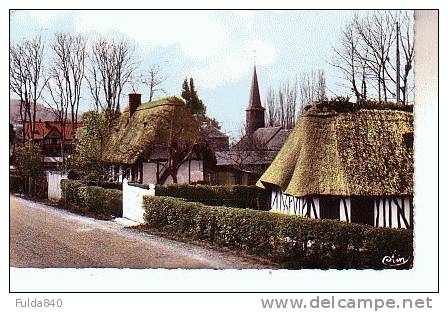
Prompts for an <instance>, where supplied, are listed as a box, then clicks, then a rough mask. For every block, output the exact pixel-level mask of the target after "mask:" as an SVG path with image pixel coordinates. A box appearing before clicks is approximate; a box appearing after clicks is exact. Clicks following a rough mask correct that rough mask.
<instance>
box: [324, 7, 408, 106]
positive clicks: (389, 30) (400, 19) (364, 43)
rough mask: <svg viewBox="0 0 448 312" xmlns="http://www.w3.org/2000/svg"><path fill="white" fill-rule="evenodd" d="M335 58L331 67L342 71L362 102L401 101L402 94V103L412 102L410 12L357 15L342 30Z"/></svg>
mask: <svg viewBox="0 0 448 312" xmlns="http://www.w3.org/2000/svg"><path fill="white" fill-rule="evenodd" d="M400 28H401V29H402V31H400ZM394 47H396V49H394ZM401 52H403V53H401ZM334 55H335V58H334V60H333V61H332V62H331V64H332V65H334V66H335V67H337V68H338V69H340V70H341V72H342V74H343V78H344V80H345V81H347V82H348V83H349V86H350V89H351V91H352V92H353V93H354V95H355V96H356V99H357V100H358V101H360V100H363V99H367V98H368V97H369V98H376V99H377V100H379V101H388V100H390V98H396V99H397V101H400V91H401V98H402V102H404V103H408V102H409V97H408V95H409V92H410V91H412V88H410V87H409V80H410V79H412V77H411V74H412V72H411V69H412V64H413V60H414V38H413V25H412V19H411V18H410V16H409V13H408V12H400V11H398V12H390V11H375V12H374V13H371V14H368V15H365V16H362V17H360V16H355V17H354V18H353V20H352V21H351V22H350V23H349V24H348V25H347V26H346V27H345V28H344V30H343V31H342V36H341V42H340V45H339V46H338V47H336V48H334ZM403 65H404V66H403ZM401 82H403V84H402V86H401Z"/></svg>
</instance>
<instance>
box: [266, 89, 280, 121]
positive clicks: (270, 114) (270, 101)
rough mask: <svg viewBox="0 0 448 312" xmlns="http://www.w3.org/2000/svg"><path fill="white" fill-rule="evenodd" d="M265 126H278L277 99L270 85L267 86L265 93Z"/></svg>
mask: <svg viewBox="0 0 448 312" xmlns="http://www.w3.org/2000/svg"><path fill="white" fill-rule="evenodd" d="M265 107H266V126H268V127H275V126H278V118H279V117H278V110H277V99H276V95H275V91H274V89H273V88H272V87H270V88H269V90H268V92H267V95H266V102H265Z"/></svg>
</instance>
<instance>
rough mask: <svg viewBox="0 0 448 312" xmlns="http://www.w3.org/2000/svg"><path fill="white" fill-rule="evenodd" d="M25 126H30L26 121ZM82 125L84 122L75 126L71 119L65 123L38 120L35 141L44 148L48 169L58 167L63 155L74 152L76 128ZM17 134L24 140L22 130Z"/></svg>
mask: <svg viewBox="0 0 448 312" xmlns="http://www.w3.org/2000/svg"><path fill="white" fill-rule="evenodd" d="M24 126H25V127H28V125H27V124H26V123H25V125H24ZM80 127H82V122H78V123H77V124H76V125H75V127H73V125H72V123H71V122H70V121H69V122H66V123H65V125H61V123H60V122H58V121H41V120H39V121H36V126H35V131H34V138H33V142H34V143H36V144H37V145H38V146H39V147H40V148H41V150H42V154H43V157H44V159H43V160H44V167H45V169H46V170H55V169H58V166H59V165H60V164H62V161H63V159H62V157H63V155H68V154H70V153H72V150H73V143H74V141H75V138H76V130H77V129H78V128H80ZM16 134H17V135H18V136H20V138H19V140H23V138H22V132H21V131H16ZM27 139H29V138H27Z"/></svg>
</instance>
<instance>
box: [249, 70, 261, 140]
mask: <svg viewBox="0 0 448 312" xmlns="http://www.w3.org/2000/svg"><path fill="white" fill-rule="evenodd" d="M258 128H264V107H263V106H261V99H260V90H259V88H258V77H257V68H256V66H255V65H254V73H253V76H252V85H251V88H250V94H249V103H248V105H247V108H246V132H247V133H248V134H250V133H253V132H254V131H255V130H257V129H258Z"/></svg>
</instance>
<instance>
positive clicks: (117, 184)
mask: <svg viewBox="0 0 448 312" xmlns="http://www.w3.org/2000/svg"><path fill="white" fill-rule="evenodd" d="M82 183H83V184H85V185H89V186H99V187H103V188H106V189H113V190H120V191H121V190H122V189H123V183H121V182H108V181H100V182H98V181H82Z"/></svg>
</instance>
